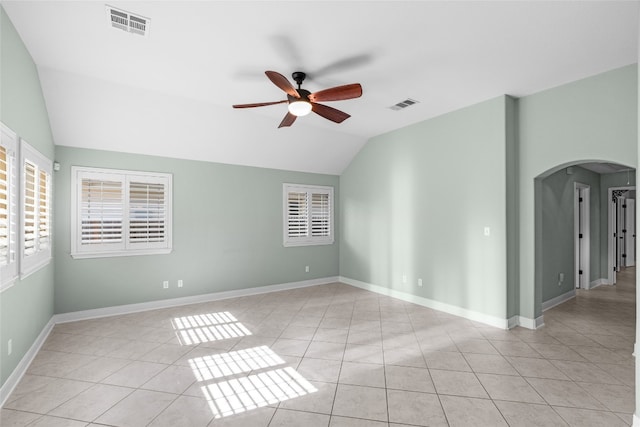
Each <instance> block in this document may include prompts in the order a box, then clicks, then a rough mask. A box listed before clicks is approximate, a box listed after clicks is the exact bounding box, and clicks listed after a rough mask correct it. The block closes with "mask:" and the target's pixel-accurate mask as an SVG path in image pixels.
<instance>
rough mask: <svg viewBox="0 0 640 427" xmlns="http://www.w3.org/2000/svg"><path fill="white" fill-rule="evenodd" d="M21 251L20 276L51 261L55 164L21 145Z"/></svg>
mask: <svg viewBox="0 0 640 427" xmlns="http://www.w3.org/2000/svg"><path fill="white" fill-rule="evenodd" d="M21 159H22V161H21V164H22V192H21V194H22V201H21V204H20V205H21V206H22V225H21V229H22V249H21V257H20V274H21V276H22V277H24V276H26V275H28V274H31V273H32V272H34V271H36V270H37V269H39V268H40V267H42V266H44V265H46V264H48V263H49V261H51V203H52V200H51V186H52V182H51V172H52V162H51V160H49V159H47V158H46V157H44V156H43V155H42V154H41V153H40V152H38V151H37V150H36V149H35V148H33V147H32V146H31V145H29V144H28V143H27V142H26V141H24V140H22V142H21Z"/></svg>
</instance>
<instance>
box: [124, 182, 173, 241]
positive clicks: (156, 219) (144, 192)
mask: <svg viewBox="0 0 640 427" xmlns="http://www.w3.org/2000/svg"><path fill="white" fill-rule="evenodd" d="M165 197H166V189H165V185H164V184H163V183H146V182H136V181H132V182H131V183H130V184H129V241H130V242H131V243H151V242H152V243H155V242H164V241H165V237H166V236H165V223H166V221H167V216H166V215H167V209H166V200H165Z"/></svg>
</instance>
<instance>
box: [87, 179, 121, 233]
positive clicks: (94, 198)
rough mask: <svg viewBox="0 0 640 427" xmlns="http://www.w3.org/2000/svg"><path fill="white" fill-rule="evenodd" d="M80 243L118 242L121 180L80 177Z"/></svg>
mask: <svg viewBox="0 0 640 427" xmlns="http://www.w3.org/2000/svg"><path fill="white" fill-rule="evenodd" d="M80 185H81V189H80V191H81V198H80V207H79V208H80V224H79V225H80V243H81V244H82V245H102V244H110V243H120V242H122V208H123V206H124V191H123V188H122V187H123V183H122V182H121V181H114V180H110V179H109V178H108V177H105V179H104V180H100V179H91V178H85V179H82V180H81V184H80Z"/></svg>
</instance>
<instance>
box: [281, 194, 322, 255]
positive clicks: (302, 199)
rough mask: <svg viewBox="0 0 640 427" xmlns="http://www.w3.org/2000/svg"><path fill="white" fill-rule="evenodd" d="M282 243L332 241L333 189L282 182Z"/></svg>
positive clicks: (306, 243) (295, 244)
mask: <svg viewBox="0 0 640 427" xmlns="http://www.w3.org/2000/svg"><path fill="white" fill-rule="evenodd" d="M283 188H284V196H283V199H284V246H304V245H330V244H332V243H333V188H332V187H321V186H316V185H295V184H284V186H283Z"/></svg>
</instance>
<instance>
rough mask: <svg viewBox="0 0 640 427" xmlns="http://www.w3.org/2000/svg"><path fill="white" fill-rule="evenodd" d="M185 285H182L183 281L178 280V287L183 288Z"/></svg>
mask: <svg viewBox="0 0 640 427" xmlns="http://www.w3.org/2000/svg"><path fill="white" fill-rule="evenodd" d="M182 285H184V283H182V279H180V280H178V287H179V288H181V287H182Z"/></svg>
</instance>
